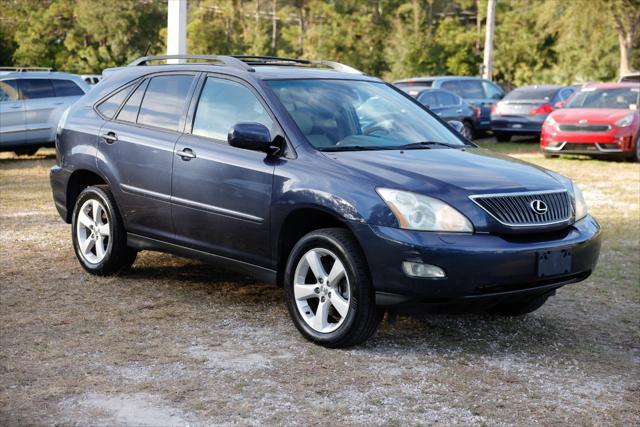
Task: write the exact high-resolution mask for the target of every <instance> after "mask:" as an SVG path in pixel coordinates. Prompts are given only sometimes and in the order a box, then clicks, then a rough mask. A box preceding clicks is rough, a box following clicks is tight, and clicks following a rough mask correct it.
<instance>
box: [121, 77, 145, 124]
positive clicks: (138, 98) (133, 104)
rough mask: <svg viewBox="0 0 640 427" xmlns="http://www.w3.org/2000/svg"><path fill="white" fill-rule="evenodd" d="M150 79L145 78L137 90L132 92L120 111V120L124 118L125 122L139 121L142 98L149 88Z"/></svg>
mask: <svg viewBox="0 0 640 427" xmlns="http://www.w3.org/2000/svg"><path fill="white" fill-rule="evenodd" d="M148 83H149V80H148V79H147V80H145V81H144V82H142V84H141V85H140V86H138V87H137V88H136V90H135V91H134V92H133V93H132V94H131V96H130V97H129V99H127V102H126V103H125V104H124V105H123V106H122V109H121V110H120V112H119V113H118V117H117V119H118V120H122V121H125V122H131V123H135V122H136V121H138V112H139V111H140V104H141V103H142V98H143V96H144V92H145V90H146V89H147V84H148Z"/></svg>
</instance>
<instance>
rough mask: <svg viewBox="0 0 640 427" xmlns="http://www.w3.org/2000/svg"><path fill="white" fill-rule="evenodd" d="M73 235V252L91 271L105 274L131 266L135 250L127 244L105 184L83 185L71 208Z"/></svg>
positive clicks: (119, 217)
mask: <svg viewBox="0 0 640 427" xmlns="http://www.w3.org/2000/svg"><path fill="white" fill-rule="evenodd" d="M71 230H72V239H73V247H74V249H75V253H76V256H77V257H78V260H79V261H80V264H81V265H82V267H83V268H84V269H85V270H87V271H88V272H89V273H91V274H95V275H98V276H108V275H112V274H116V273H119V272H121V271H124V270H126V269H128V268H129V267H131V265H132V264H133V262H134V261H135V259H136V254H137V251H135V250H134V249H131V248H129V247H127V234H126V231H125V229H124V224H123V221H122V218H121V216H120V213H119V212H118V210H117V207H116V203H115V200H114V198H113V195H112V194H111V192H110V191H109V189H108V187H106V186H104V185H97V186H92V187H87V188H86V189H84V190H83V191H82V192H81V193H80V195H79V196H78V199H77V200H76V204H75V208H74V210H73V221H72V226H71Z"/></svg>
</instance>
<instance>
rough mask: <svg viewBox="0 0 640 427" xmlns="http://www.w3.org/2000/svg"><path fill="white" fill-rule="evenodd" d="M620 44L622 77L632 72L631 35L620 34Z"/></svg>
mask: <svg viewBox="0 0 640 427" xmlns="http://www.w3.org/2000/svg"><path fill="white" fill-rule="evenodd" d="M618 44H619V45H620V75H621V76H622V75H624V74H628V73H630V72H631V49H632V47H633V40H632V39H631V34H630V33H627V34H626V35H624V34H621V33H618Z"/></svg>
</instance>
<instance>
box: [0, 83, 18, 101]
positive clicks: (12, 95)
mask: <svg viewBox="0 0 640 427" xmlns="http://www.w3.org/2000/svg"><path fill="white" fill-rule="evenodd" d="M19 98H20V97H19V96H18V84H17V82H16V81H15V80H0V102H5V101H17V100H18V99H19Z"/></svg>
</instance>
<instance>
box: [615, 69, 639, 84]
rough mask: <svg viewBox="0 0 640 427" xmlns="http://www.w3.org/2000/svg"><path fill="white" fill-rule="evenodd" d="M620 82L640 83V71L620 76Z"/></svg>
mask: <svg viewBox="0 0 640 427" xmlns="http://www.w3.org/2000/svg"><path fill="white" fill-rule="evenodd" d="M618 83H640V72H639V71H636V72H633V73H629V74H624V75H622V76H620V79H619V80H618Z"/></svg>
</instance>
